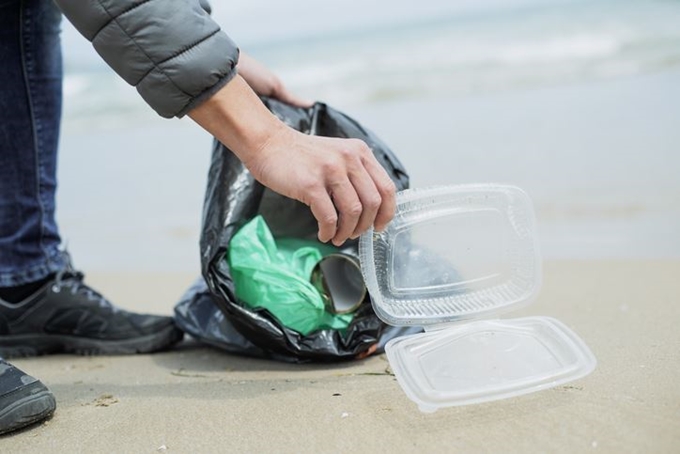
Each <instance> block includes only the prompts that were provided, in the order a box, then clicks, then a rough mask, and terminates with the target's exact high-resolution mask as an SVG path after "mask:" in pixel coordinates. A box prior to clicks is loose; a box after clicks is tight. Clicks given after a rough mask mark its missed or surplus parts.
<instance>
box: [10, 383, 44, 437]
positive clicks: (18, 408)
mask: <svg viewBox="0 0 680 454" xmlns="http://www.w3.org/2000/svg"><path fill="white" fill-rule="evenodd" d="M56 408H57V403H56V401H55V400H54V395H53V394H52V393H51V392H50V391H49V390H47V389H45V390H43V391H40V392H39V393H36V394H31V395H29V396H26V397H23V398H21V399H19V400H17V401H15V402H12V403H11V404H10V405H8V406H7V407H5V408H3V409H0V435H3V434H6V433H8V432H13V431H15V430H17V429H21V428H22V427H26V426H29V425H31V424H35V423H37V422H40V421H42V420H44V419H47V418H49V417H50V416H52V413H54V410H55V409H56Z"/></svg>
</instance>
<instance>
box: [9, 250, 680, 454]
mask: <svg viewBox="0 0 680 454" xmlns="http://www.w3.org/2000/svg"><path fill="white" fill-rule="evenodd" d="M193 278H194V276H191V275H183V274H174V275H173V274H163V275H143V276H133V275H126V274H104V275H92V276H90V282H91V283H93V284H95V285H97V286H98V287H99V288H100V289H101V290H103V291H104V292H106V293H107V294H108V295H110V297H111V298H114V299H116V300H118V301H120V302H121V305H122V306H125V307H128V308H133V307H136V308H137V309H138V310H145V311H155V312H165V313H169V311H170V310H171V306H172V304H173V303H172V302H173V301H175V300H176V299H177V297H178V296H179V295H180V294H181V292H182V291H183V290H184V287H185V286H187V285H188V284H189V283H190V282H191V281H192V279H193ZM135 301H144V302H143V303H138V304H135ZM679 302H680V261H634V260H630V261H553V262H548V263H546V265H545V276H544V284H543V288H542V291H541V294H540V296H539V298H538V301H536V302H535V303H534V304H533V305H531V306H529V307H527V308H525V309H522V310H521V311H518V312H517V313H516V314H512V315H508V316H507V317H514V316H522V315H550V316H554V317H556V318H558V319H560V320H562V321H563V322H565V323H566V324H567V325H569V326H570V327H571V328H572V329H574V330H575V331H576V332H577V333H578V334H579V335H580V336H582V338H583V339H584V340H585V341H586V342H587V343H588V345H589V346H590V347H591V349H592V350H593V352H594V353H595V355H596V356H597V358H598V361H599V364H598V368H597V369H596V370H595V372H594V373H593V374H591V375H590V376H588V377H586V378H584V379H581V380H578V381H576V382H572V383H570V384H568V385H566V386H560V387H558V388H555V389H551V390H547V391H542V392H539V393H535V394H531V395H527V396H522V397H518V398H513V399H509V400H504V401H498V402H492V403H487V404H481V405H474V406H467V407H453V408H446V409H442V410H439V411H438V412H436V413H434V414H422V413H420V412H419V411H418V409H417V407H416V405H415V404H414V403H413V402H411V401H410V400H408V398H407V397H406V396H405V395H404V393H403V392H402V391H401V389H400V388H399V385H398V384H397V382H396V381H395V379H394V377H393V376H391V375H390V374H389V372H390V371H389V369H388V368H387V367H388V364H387V362H386V360H385V358H384V357H383V356H376V357H372V358H370V359H368V360H365V361H362V362H354V363H350V364H340V365H304V366H301V365H289V364H282V363H277V362H272V361H263V360H255V359H248V358H241V357H237V356H231V355H228V354H225V353H222V352H220V351H218V350H215V349H211V348H207V347H203V346H200V345H198V344H196V343H192V342H185V343H184V344H182V345H181V346H180V347H179V348H178V349H176V350H174V351H171V352H166V353H161V354H156V355H139V356H128V357H76V356H70V355H59V356H52V357H42V358H33V359H21V360H16V361H15V363H16V364H17V365H18V366H20V367H21V368H23V369H24V370H26V371H28V372H30V373H32V374H34V375H36V376H38V377H40V378H41V379H42V380H43V381H44V382H45V383H46V384H47V385H48V386H49V387H50V388H51V389H52V390H53V392H54V393H55V395H56V396H57V402H58V410H57V412H56V414H55V416H54V417H53V418H52V419H51V420H50V421H48V422H46V423H44V424H40V425H38V426H37V427H34V428H32V429H30V430H25V431H22V432H20V433H17V434H15V435H12V436H6V437H3V438H0V450H1V451H2V452H8V453H9V452H12V453H19V452H135V453H144V452H149V453H153V452H187V453H188V452H237V453H248V452H253V453H259V452H284V453H287V452H290V453H297V452H310V453H317V452H454V451H455V452H458V451H459V452H569V453H571V452H589V451H592V452H617V453H619V452H655V453H663V452H669V453H670V452H680V383H679V377H680V361H679V360H678V359H679V356H680V353H679V352H680V330H678V328H677V324H678V322H679V321H680V304H678V303H679Z"/></svg>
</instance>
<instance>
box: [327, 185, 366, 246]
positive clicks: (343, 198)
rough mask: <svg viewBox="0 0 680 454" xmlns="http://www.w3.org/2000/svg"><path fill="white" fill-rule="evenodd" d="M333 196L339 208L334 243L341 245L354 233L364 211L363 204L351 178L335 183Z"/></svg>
mask: <svg viewBox="0 0 680 454" xmlns="http://www.w3.org/2000/svg"><path fill="white" fill-rule="evenodd" d="M331 197H332V199H333V203H334V204H335V208H337V210H338V229H337V231H336V232H335V236H334V237H333V244H334V245H336V246H340V245H342V243H344V242H345V241H347V239H348V238H349V237H350V235H352V234H353V233H354V230H355V229H356V227H357V223H358V222H359V218H360V217H361V214H362V212H363V206H362V204H361V199H360V198H359V196H358V195H357V191H356V190H355V188H354V186H353V185H352V183H351V182H350V180H349V179H345V180H344V181H342V182H341V183H338V184H335V185H333V187H331Z"/></svg>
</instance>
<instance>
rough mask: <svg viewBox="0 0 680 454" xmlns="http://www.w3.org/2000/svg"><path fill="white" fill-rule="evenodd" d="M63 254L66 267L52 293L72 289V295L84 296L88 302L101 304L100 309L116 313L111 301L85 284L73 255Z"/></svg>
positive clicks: (55, 283) (57, 279)
mask: <svg viewBox="0 0 680 454" xmlns="http://www.w3.org/2000/svg"><path fill="white" fill-rule="evenodd" d="M62 254H63V255H64V260H65V262H66V266H65V267H64V268H62V269H61V270H59V271H58V272H57V274H56V276H55V278H54V283H53V284H52V291H53V292H54V293H59V292H61V290H62V289H65V288H70V290H71V293H72V294H74V295H76V294H81V295H84V296H85V297H86V298H87V299H88V300H90V301H93V302H96V303H97V304H99V306H100V307H102V308H108V309H111V310H112V311H113V312H116V311H117V310H118V309H117V308H116V307H115V306H114V305H113V304H111V302H110V301H109V300H107V299H106V298H105V297H104V296H103V295H102V294H100V293H99V292H97V291H96V290H93V289H92V288H90V287H89V286H88V285H87V284H85V283H84V282H83V279H84V278H85V274H83V273H82V272H80V271H77V270H76V269H74V268H73V265H72V264H71V255H70V254H69V253H68V252H67V251H62Z"/></svg>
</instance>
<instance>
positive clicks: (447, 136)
mask: <svg viewBox="0 0 680 454" xmlns="http://www.w3.org/2000/svg"><path fill="white" fill-rule="evenodd" d="M213 17H214V18H215V19H216V20H217V21H218V22H219V23H220V24H221V26H222V28H223V29H224V30H225V31H226V32H227V33H228V34H229V35H230V37H231V38H232V39H233V40H234V41H235V42H236V43H237V44H238V45H239V47H240V48H241V49H242V50H243V51H245V52H247V53H249V54H250V55H251V56H253V57H255V58H257V59H258V60H260V61H261V62H262V63H264V64H265V65H266V66H268V67H269V68H271V69H272V70H273V71H274V72H275V73H276V74H277V75H278V76H279V77H280V78H281V79H282V80H283V81H284V83H285V84H286V85H287V86H288V87H289V88H290V89H291V90H292V91H294V92H296V93H298V94H300V95H301V96H304V97H306V98H309V99H316V100H320V101H323V102H326V103H327V104H329V105H331V106H333V107H334V108H336V109H339V110H342V111H344V112H345V113H347V114H349V115H351V116H353V117H354V118H355V119H356V120H358V121H359V122H360V123H362V124H363V125H364V126H366V127H368V128H369V129H372V130H373V131H375V132H376V133H377V134H378V135H379V136H380V137H381V138H382V139H383V141H385V142H386V143H387V144H388V145H389V146H390V147H391V148H392V150H393V151H394V152H395V153H396V154H397V155H398V156H399V158H400V159H401V160H402V161H403V163H404V164H405V166H406V168H407V170H408V171H409V173H410V175H411V180H412V186H413V187H426V186H431V185H451V184H465V183H487V182H490V183H505V184H514V185H517V186H520V187H522V188H523V189H525V190H526V191H527V192H528V193H529V195H530V196H531V197H532V199H533V201H534V204H535V207H536V213H537V220H538V232H539V237H540V243H541V250H542V255H543V257H544V258H545V259H547V260H559V259H583V260H593V259H678V258H680V177H679V176H680V1H670V0H666V1H663V0H649V1H642V0H640V1H632V0H618V1H616V0H590V1H586V0H565V1H560V0H487V1H485V0H476V1H471V0H458V1H456V0H448V1H445V0H420V1H418V2H413V1H408V2H407V1H401V0H396V1H391V2H384V1H381V2H378V1H375V0H363V1H358V0H345V1H343V2H312V1H310V0H290V1H287V2H275V1H272V0H249V1H245V0H234V1H229V2H223V1H218V0H213ZM62 38H63V48H64V59H65V69H66V76H65V81H64V95H65V100H64V118H63V128H62V138H61V150H60V162H59V193H58V221H59V224H60V227H61V231H62V236H63V237H64V240H65V243H67V244H68V248H69V250H71V252H72V255H73V256H74V261H75V263H76V265H77V266H79V267H82V268H84V269H93V270H97V271H133V272H134V271H154V270H155V271H160V272H164V271H196V272H198V270H199V267H200V262H199V260H200V259H199V251H198V238H199V235H200V225H201V213H202V208H203V206H202V205H203V192H204V189H205V184H206V174H207V169H208V165H209V161H210V146H211V140H212V139H211V137H210V136H209V135H208V134H207V133H205V132H204V131H202V130H201V129H200V128H199V127H198V126H197V125H195V124H193V123H192V122H191V120H190V119H188V118H185V119H181V120H178V119H173V120H166V119H162V118H160V117H158V116H157V115H156V114H155V113H153V112H152V111H151V109H149V107H148V106H146V104H144V102H143V101H142V100H141V99H140V97H139V96H138V94H137V93H136V91H135V90H134V89H133V88H131V87H129V86H128V85H127V84H125V82H123V81H122V80H121V79H120V78H118V76H117V75H115V74H114V73H113V72H112V71H111V70H110V69H109V68H108V67H107V66H106V64H105V63H104V62H103V61H102V60H101V59H100V58H99V57H98V55H97V54H96V53H95V52H94V51H93V50H92V48H91V45H90V44H89V43H88V42H87V41H86V40H85V39H84V38H82V37H81V36H80V35H78V33H77V32H76V31H75V30H74V29H73V28H72V27H71V26H70V24H68V22H66V21H65V22H64V26H63V34H62Z"/></svg>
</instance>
